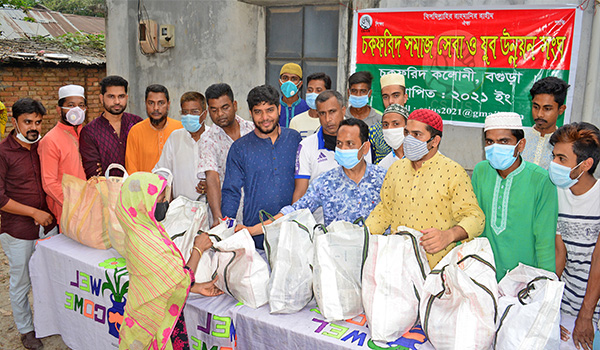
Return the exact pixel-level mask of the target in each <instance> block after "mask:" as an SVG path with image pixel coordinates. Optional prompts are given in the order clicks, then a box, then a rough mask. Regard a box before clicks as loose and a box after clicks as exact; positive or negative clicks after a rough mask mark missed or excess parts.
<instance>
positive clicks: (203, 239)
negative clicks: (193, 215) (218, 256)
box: [194, 232, 213, 252]
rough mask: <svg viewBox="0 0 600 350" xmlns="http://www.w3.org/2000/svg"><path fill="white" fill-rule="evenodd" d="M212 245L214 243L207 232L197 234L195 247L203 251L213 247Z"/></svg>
mask: <svg viewBox="0 0 600 350" xmlns="http://www.w3.org/2000/svg"><path fill="white" fill-rule="evenodd" d="M212 245H213V243H212V241H211V240H210V238H209V237H208V233H206V232H202V233H201V234H199V235H196V238H194V247H196V248H198V249H200V250H201V251H203V252H204V251H206V250H207V249H209V248H210V247H212Z"/></svg>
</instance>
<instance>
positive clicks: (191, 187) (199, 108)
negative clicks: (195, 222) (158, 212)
mask: <svg viewBox="0 0 600 350" xmlns="http://www.w3.org/2000/svg"><path fill="white" fill-rule="evenodd" d="M180 105H181V111H180V114H181V124H183V129H178V130H174V131H173V132H172V133H171V135H170V136H169V138H168V139H167V142H166V143H165V146H164V147H163V150H162V153H161V155H160V159H159V160H158V163H156V165H155V166H154V170H156V169H160V168H167V169H169V170H171V172H172V173H173V188H172V191H173V198H177V197H178V196H185V197H187V198H189V199H192V200H195V199H199V200H206V196H205V194H206V180H200V181H198V179H197V178H196V172H197V171H196V169H197V168H198V163H199V160H200V156H199V154H198V153H199V147H198V145H199V144H200V137H201V136H202V134H204V131H206V130H208V129H209V127H208V126H205V124H204V122H205V120H206V114H207V111H206V99H205V98H204V95H202V94H201V93H199V92H196V91H188V92H186V93H184V94H183V95H181V100H180ZM203 174H204V173H203Z"/></svg>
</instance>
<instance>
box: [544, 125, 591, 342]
mask: <svg viewBox="0 0 600 350" xmlns="http://www.w3.org/2000/svg"><path fill="white" fill-rule="evenodd" d="M550 145H552V146H553V150H552V155H553V160H552V163H550V167H549V169H548V170H549V171H550V180H552V182H554V184H555V185H556V186H558V225H557V230H556V274H557V275H558V276H559V277H560V279H561V281H563V282H564V283H565V291H564V294H563V297H562V305H561V312H562V316H563V317H562V319H561V338H562V340H563V341H569V342H570V338H572V339H573V344H574V345H575V346H576V347H578V348H580V349H591V348H592V342H593V343H594V345H593V348H594V349H598V345H600V332H598V328H597V327H598V326H597V324H598V320H599V319H600V305H599V303H598V299H600V244H598V237H599V235H598V233H599V232H600V181H598V180H597V179H596V178H594V171H596V168H597V166H598V162H599V161H600V130H598V128H597V127H595V126H594V125H592V124H590V123H585V122H581V123H571V124H567V125H563V126H561V127H560V128H558V130H556V131H555V132H554V133H553V134H552V137H550ZM573 323H574V326H573ZM563 325H564V327H563ZM594 333H595V334H594ZM573 344H571V346H572V345H573ZM561 347H562V346H561Z"/></svg>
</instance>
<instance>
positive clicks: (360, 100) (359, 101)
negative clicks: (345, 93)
mask: <svg viewBox="0 0 600 350" xmlns="http://www.w3.org/2000/svg"><path fill="white" fill-rule="evenodd" d="M348 102H350V105H351V106H352V107H354V108H362V107H364V106H366V105H367V103H369V95H364V96H354V95H350V98H349V99H348Z"/></svg>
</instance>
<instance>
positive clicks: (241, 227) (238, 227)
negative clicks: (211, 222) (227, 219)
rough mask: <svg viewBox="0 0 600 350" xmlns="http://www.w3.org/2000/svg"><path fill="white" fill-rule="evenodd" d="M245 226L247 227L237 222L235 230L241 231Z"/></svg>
mask: <svg viewBox="0 0 600 350" xmlns="http://www.w3.org/2000/svg"><path fill="white" fill-rule="evenodd" d="M245 228H247V227H246V226H244V225H242V224H237V226H236V227H235V232H238V231H241V230H243V229H245Z"/></svg>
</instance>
